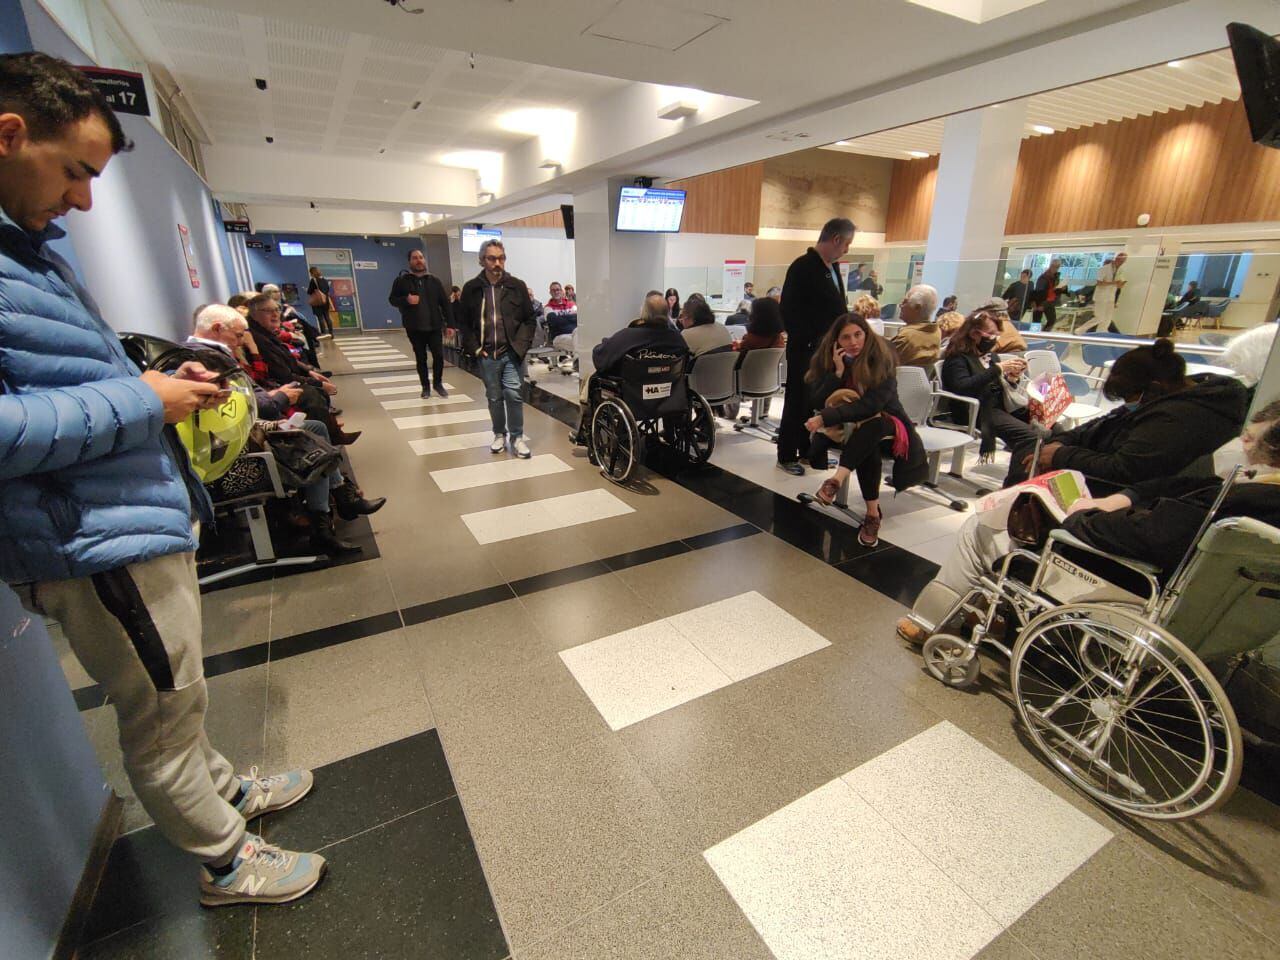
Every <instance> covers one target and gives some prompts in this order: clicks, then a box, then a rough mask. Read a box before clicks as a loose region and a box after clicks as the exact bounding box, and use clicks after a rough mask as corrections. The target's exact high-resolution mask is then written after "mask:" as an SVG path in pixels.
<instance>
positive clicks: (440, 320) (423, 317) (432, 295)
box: [387, 250, 451, 397]
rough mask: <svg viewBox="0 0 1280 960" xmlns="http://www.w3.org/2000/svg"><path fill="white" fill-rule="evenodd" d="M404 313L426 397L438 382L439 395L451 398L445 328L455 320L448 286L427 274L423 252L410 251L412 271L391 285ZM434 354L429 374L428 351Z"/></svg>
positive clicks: (394, 303) (393, 301)
mask: <svg viewBox="0 0 1280 960" xmlns="http://www.w3.org/2000/svg"><path fill="white" fill-rule="evenodd" d="M387 299H388V300H389V301H390V302H391V305H392V306H393V307H395V308H396V309H397V310H399V311H400V322H401V323H403V324H404V332H405V333H406V334H408V335H409V342H410V343H411V344H413V355H414V357H415V358H416V360H417V361H418V380H419V382H420V383H421V384H422V396H423V397H429V396H431V380H432V378H433V377H434V378H435V384H436V393H438V394H439V395H440V396H442V397H447V396H448V395H449V394H448V392H447V391H446V390H445V388H444V344H443V342H442V338H443V333H444V328H445V326H447V324H448V321H449V319H450V317H451V310H450V307H449V298H448V297H447V296H445V292H444V284H443V283H441V282H440V281H439V280H438V279H436V278H435V277H433V276H432V275H431V274H429V273H427V258H426V256H424V255H423V253H422V251H421V250H411V251H409V269H408V270H407V271H402V272H401V273H400V276H398V277H396V279H395V282H394V283H393V284H391V296H389V297H388V298H387ZM428 350H430V351H431V371H430V373H428V371H427V351H428Z"/></svg>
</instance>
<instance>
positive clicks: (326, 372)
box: [320, 370, 333, 377]
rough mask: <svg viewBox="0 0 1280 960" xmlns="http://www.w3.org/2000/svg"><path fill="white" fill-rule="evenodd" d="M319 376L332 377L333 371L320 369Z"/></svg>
mask: <svg viewBox="0 0 1280 960" xmlns="http://www.w3.org/2000/svg"><path fill="white" fill-rule="evenodd" d="M320 376H322V377H332V376H333V371H332V370H321V371H320Z"/></svg>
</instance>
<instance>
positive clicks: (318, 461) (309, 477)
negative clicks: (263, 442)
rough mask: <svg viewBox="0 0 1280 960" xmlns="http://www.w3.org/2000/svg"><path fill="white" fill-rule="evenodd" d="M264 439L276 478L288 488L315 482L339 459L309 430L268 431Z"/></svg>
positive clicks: (333, 449)
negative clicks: (275, 471)
mask: <svg viewBox="0 0 1280 960" xmlns="http://www.w3.org/2000/svg"><path fill="white" fill-rule="evenodd" d="M266 439H267V446H268V447H269V448H270V449H271V455H272V456H273V457H275V460H276V466H277V467H279V468H280V479H281V480H283V481H284V483H285V485H286V486H289V487H293V488H299V487H305V486H307V485H308V484H312V483H315V482H316V481H317V480H319V479H320V478H321V477H323V476H324V475H325V474H327V473H328V472H329V470H330V469H331V468H332V467H334V466H335V465H337V463H338V462H339V461H340V460H341V459H342V454H341V453H339V452H338V451H337V449H336V448H334V447H333V446H332V445H331V444H329V443H328V442H326V441H324V440H321V439H320V438H319V437H317V436H316V435H315V434H314V433H311V432H310V431H309V430H269V431H267V435H266Z"/></svg>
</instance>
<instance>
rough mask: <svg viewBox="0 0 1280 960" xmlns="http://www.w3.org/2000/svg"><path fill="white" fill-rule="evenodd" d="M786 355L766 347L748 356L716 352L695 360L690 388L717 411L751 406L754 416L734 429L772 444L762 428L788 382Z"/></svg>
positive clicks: (749, 352)
mask: <svg viewBox="0 0 1280 960" xmlns="http://www.w3.org/2000/svg"><path fill="white" fill-rule="evenodd" d="M786 369H787V362H786V354H785V351H784V350H783V348H782V347H762V348H760V349H757V350H751V351H748V352H747V354H746V355H745V356H744V355H742V354H740V353H738V352H737V351H734V350H715V351H712V352H711V353H704V354H702V356H700V357H698V358H697V359H695V360H694V362H693V365H692V366H691V368H690V370H689V386H690V387H691V388H692V389H693V390H694V392H695V393H697V394H698V396H700V397H702V398H703V399H704V400H706V401H707V403H709V404H711V406H713V407H718V406H722V405H724V404H727V403H732V402H734V401H735V400H737V401H742V402H744V403H749V404H751V416H750V417H749V418H748V419H747V420H746V421H745V422H742V423H735V424H734V425H733V428H734V429H735V430H738V431H746V432H750V433H753V434H755V435H757V436H760V437H762V438H763V439H766V440H772V439H774V438H775V435H774V434H772V433H770V432H769V431H767V430H766V429H765V428H763V427H761V426H760V420H761V417H762V415H763V412H764V411H765V408H766V406H767V404H768V403H769V401H770V400H772V399H773V398H774V397H775V396H777V395H778V394H779V393H780V392H781V391H782V388H783V386H784V385H785V384H786V382H787V373H786Z"/></svg>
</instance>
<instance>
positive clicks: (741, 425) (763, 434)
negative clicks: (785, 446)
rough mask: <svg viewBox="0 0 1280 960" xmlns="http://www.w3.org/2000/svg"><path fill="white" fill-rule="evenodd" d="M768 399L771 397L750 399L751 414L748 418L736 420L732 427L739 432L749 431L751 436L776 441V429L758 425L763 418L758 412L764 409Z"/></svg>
mask: <svg viewBox="0 0 1280 960" xmlns="http://www.w3.org/2000/svg"><path fill="white" fill-rule="evenodd" d="M770 399H772V398H770V397H765V398H763V399H757V400H752V401H751V416H750V417H749V418H747V417H743V418H740V419H739V420H738V422H737V423H735V424H734V425H733V429H734V430H736V431H738V432H739V433H750V434H751V435H752V436H756V437H759V438H760V439H761V440H768V441H770V442H774V443H776V442H777V439H778V434H777V431H774V430H770V429H768V428H767V427H763V426H761V425H760V421H761V420H762V419H763V418H762V417H761V415H760V413H761V411H762V410H763V409H765V405H766V404H768V402H769V400H770Z"/></svg>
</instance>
